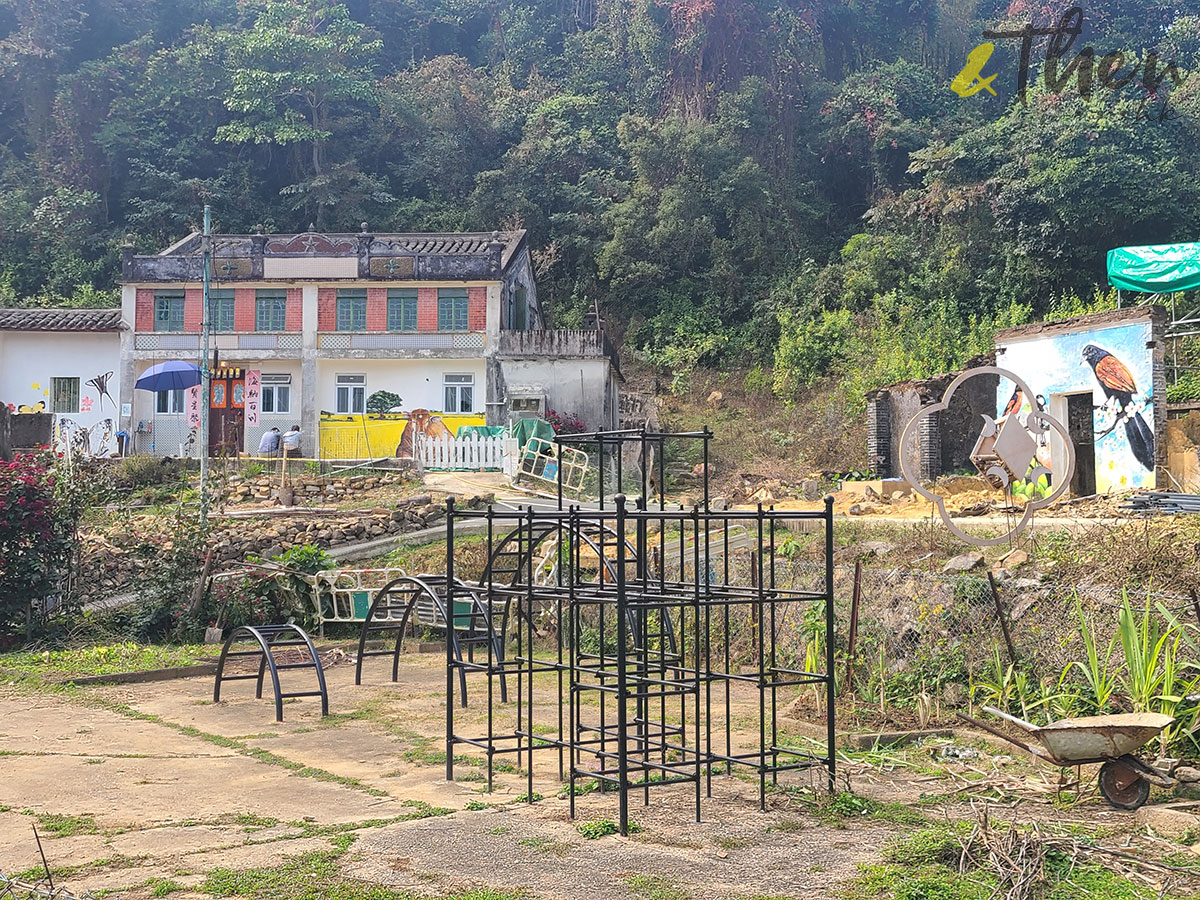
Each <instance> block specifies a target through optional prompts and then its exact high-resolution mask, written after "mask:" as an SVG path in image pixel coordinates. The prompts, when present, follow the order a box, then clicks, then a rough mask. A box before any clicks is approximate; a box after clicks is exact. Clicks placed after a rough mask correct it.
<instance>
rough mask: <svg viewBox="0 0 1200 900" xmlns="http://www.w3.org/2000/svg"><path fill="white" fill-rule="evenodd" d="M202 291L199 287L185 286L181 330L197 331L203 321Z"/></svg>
mask: <svg viewBox="0 0 1200 900" xmlns="http://www.w3.org/2000/svg"><path fill="white" fill-rule="evenodd" d="M203 300H204V291H203V290H202V289H201V288H187V289H186V290H185V291H184V292H183V330H184V331H199V330H200V326H201V324H202V323H203V322H204V312H203V310H202V307H203V306H204V303H203Z"/></svg>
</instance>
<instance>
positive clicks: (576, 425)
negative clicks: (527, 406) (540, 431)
mask: <svg viewBox="0 0 1200 900" xmlns="http://www.w3.org/2000/svg"><path fill="white" fill-rule="evenodd" d="M546 421H547V422H549V423H550V427H551V428H553V429H554V433H555V434H583V420H582V419H581V418H579V416H576V415H574V414H572V413H560V412H558V411H557V410H553V409H551V410H548V411H547V412H546Z"/></svg>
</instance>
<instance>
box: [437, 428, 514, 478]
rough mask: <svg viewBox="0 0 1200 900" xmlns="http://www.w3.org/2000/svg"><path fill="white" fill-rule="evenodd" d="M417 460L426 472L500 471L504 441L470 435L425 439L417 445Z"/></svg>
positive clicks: (501, 438) (502, 462) (498, 438)
mask: <svg viewBox="0 0 1200 900" xmlns="http://www.w3.org/2000/svg"><path fill="white" fill-rule="evenodd" d="M416 453H417V458H418V460H419V461H420V463H421V466H422V467H423V468H426V469H453V470H459V471H470V472H478V471H481V470H483V469H500V468H502V466H503V464H504V438H503V437H500V436H499V435H497V436H495V437H483V436H481V435H478V434H469V435H465V436H462V437H450V436H448V435H447V436H443V437H440V438H426V437H423V438H421V439H420V440H419V441H418V442H417V447H416Z"/></svg>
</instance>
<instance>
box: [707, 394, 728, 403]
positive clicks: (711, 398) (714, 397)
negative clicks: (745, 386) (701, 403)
mask: <svg viewBox="0 0 1200 900" xmlns="http://www.w3.org/2000/svg"><path fill="white" fill-rule="evenodd" d="M724 399H725V395H724V394H722V393H721V392H720V391H713V392H712V393H711V394H709V395H708V401H707V402H708V405H709V406H720V405H721V401H722V400H724Z"/></svg>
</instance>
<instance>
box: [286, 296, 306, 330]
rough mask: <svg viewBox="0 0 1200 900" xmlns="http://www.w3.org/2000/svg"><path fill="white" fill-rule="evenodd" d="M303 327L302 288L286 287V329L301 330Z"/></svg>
mask: <svg viewBox="0 0 1200 900" xmlns="http://www.w3.org/2000/svg"><path fill="white" fill-rule="evenodd" d="M303 329H304V289H303V288H288V292H287V330H288V331H302V330H303Z"/></svg>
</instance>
